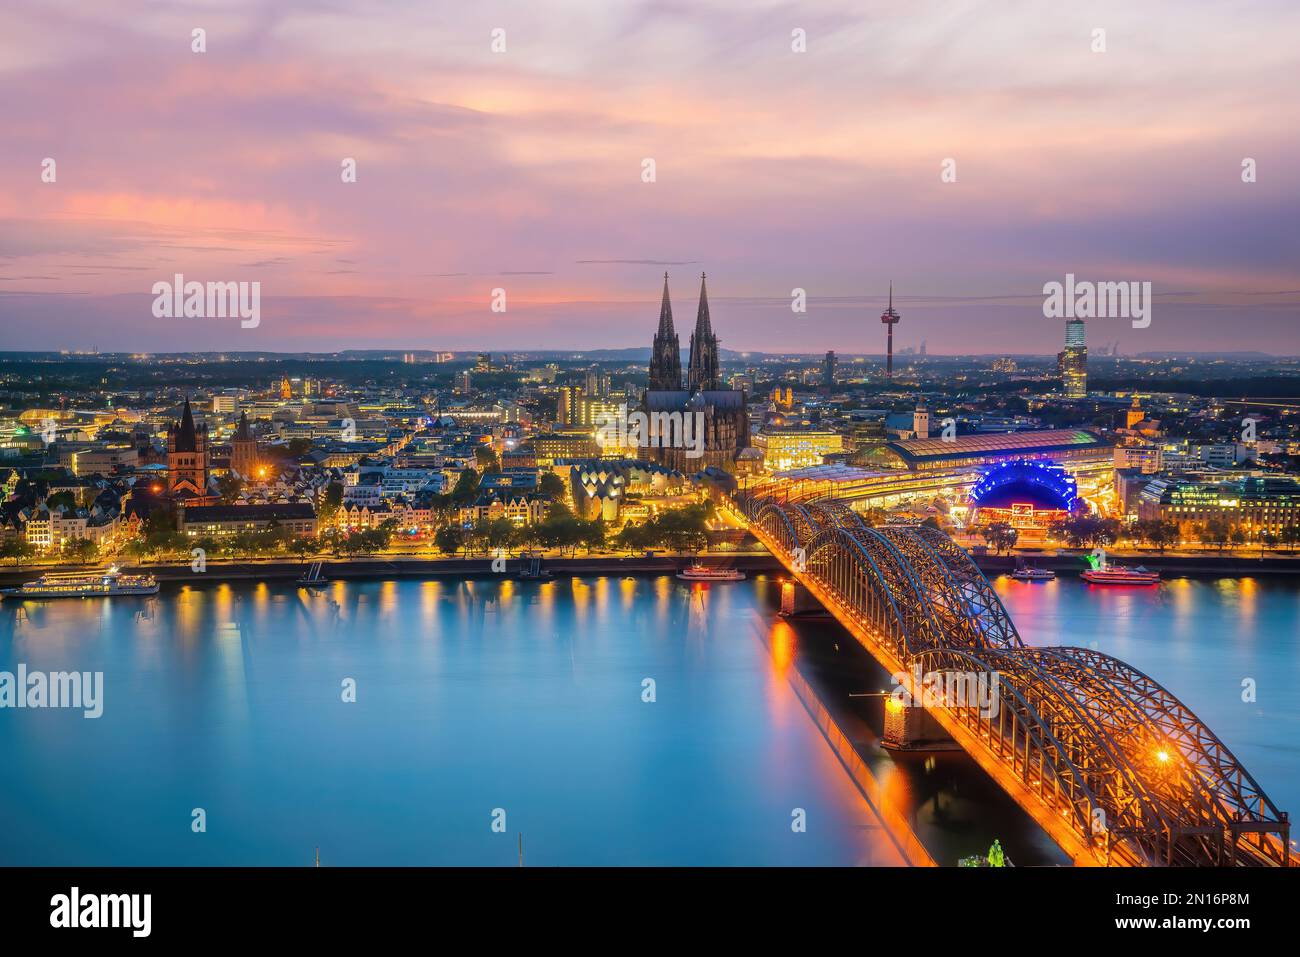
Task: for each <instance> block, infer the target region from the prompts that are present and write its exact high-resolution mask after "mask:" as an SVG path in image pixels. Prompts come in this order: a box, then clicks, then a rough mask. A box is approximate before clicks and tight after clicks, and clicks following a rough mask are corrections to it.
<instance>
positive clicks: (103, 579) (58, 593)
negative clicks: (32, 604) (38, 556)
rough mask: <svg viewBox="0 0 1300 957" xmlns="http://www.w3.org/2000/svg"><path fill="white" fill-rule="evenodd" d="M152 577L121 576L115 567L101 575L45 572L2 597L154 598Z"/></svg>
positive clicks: (8, 590)
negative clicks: (121, 596)
mask: <svg viewBox="0 0 1300 957" xmlns="http://www.w3.org/2000/svg"><path fill="white" fill-rule="evenodd" d="M156 594H158V580H157V579H155V578H154V577H153V576H152V575H123V574H122V573H121V572H120V571H118V568H117V566H116V565H114V566H112V567H111V568H108V569H106V570H105V571H101V572H63V573H60V572H47V573H46V574H44V575H42V576H41V577H40V578H38V579H36V581H34V582H26V583H25V584H23V585H20V586H19V587H17V588H6V589H5V590H4V597H5V598H106V597H113V596H119V595H156Z"/></svg>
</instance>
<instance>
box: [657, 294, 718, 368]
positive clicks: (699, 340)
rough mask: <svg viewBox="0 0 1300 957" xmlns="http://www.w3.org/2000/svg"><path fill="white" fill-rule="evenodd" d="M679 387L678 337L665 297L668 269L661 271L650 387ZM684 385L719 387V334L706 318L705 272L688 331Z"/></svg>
mask: <svg viewBox="0 0 1300 957" xmlns="http://www.w3.org/2000/svg"><path fill="white" fill-rule="evenodd" d="M681 388H682V354H681V341H680V340H679V339H678V337H677V333H676V331H675V330H674V329H673V307H672V303H671V302H669V299H668V273H664V298H663V303H662V304H661V305H660V307H659V331H658V332H656V333H655V338H654V347H653V349H652V351H651V357H650V390H651V391H652V392H675V391H680V390H681ZM686 388H687V390H689V391H690V392H700V391H714V390H717V389H720V388H722V377H721V370H720V368H719V365H718V337H717V336H715V335H714V334H713V325H712V323H711V322H710V320H709V294H708V290H707V289H706V288H705V277H704V274H703V273H701V274H700V306H699V309H698V311H697V312H696V314H695V332H694V333H692V334H691V351H690V361H689V364H688V366H687V370H686Z"/></svg>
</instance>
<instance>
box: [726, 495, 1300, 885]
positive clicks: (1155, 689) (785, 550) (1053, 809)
mask: <svg viewBox="0 0 1300 957" xmlns="http://www.w3.org/2000/svg"><path fill="white" fill-rule="evenodd" d="M732 504H733V505H734V506H735V507H736V509H737V510H738V511H739V512H740V513H741V514H742V515H743V516H744V517H745V518H746V520H747V521H748V522H749V524H750V527H751V529H753V530H754V531H755V533H756V534H757V535H759V537H760V539H762V540H763V541H764V543H765V544H767V545H768V546H769V548H772V549H773V551H775V552H777V554H778V557H779V558H781V559H782V560H783V561H784V562H785V563H786V564H787V565H794V566H795V571H796V574H797V575H798V576H799V578H800V580H801V581H803V582H805V584H809V585H812V586H815V588H816V590H817V591H818V592H819V593H820V594H821V595H823V596H824V597H825V599H826V600H827V602H828V604H829V605H830V606H831V610H832V611H833V612H835V613H836V614H837V615H838V616H839V617H840V618H841V619H843V620H846V624H849V623H851V624H853V625H856V626H858V627H860V628H865V629H866V630H867V631H868V632H869V633H870V634H871V635H872V638H873V640H874V641H875V642H876V644H877V645H878V647H879V648H880V649H881V651H882V653H883V654H884V655H885V656H886V657H889V658H892V659H893V663H895V664H899V665H901V666H903V667H904V668H905V669H906V670H908V671H915V670H916V669H918V668H919V669H920V672H921V673H922V674H932V675H939V676H942V675H951V674H953V673H962V674H983V675H989V676H994V675H995V676H996V678H997V681H998V687H999V698H998V701H999V705H998V707H997V709H996V713H993V714H985V713H982V712H981V710H980V709H979V708H978V707H974V706H970V705H966V706H962V705H960V704H956V705H954V704H949V703H943V702H937V703H934V704H933V706H932V707H931V710H934V711H936V712H938V714H937V715H936V716H938V717H940V718H941V720H946V721H947V722H948V723H949V725H948V726H949V727H950V730H952V731H953V732H954V734H960V735H961V736H960V737H959V740H962V742H963V744H964V745H965V746H966V748H967V750H968V751H971V752H972V754H973V755H974V756H975V757H976V758H977V760H979V761H980V763H981V764H983V765H984V766H985V767H986V768H992V769H994V770H996V771H997V773H996V774H995V775H994V776H995V778H1004V779H1005V778H1007V776H1008V775H1009V779H1010V780H1012V781H1014V782H1015V785H1016V790H1015V794H1016V796H1017V800H1020V801H1021V803H1022V804H1023V803H1024V802H1025V800H1030V801H1034V802H1038V804H1039V805H1040V806H1039V807H1036V808H1031V809H1030V810H1031V812H1035V811H1036V812H1038V813H1035V817H1036V818H1038V819H1039V820H1040V821H1043V820H1050V821H1060V822H1062V823H1063V824H1064V826H1065V827H1067V828H1068V829H1069V831H1070V832H1072V834H1073V839H1074V840H1075V841H1076V842H1077V843H1079V844H1081V845H1082V846H1085V847H1086V848H1087V849H1088V850H1089V851H1090V852H1091V854H1092V855H1093V857H1094V858H1095V859H1096V860H1097V861H1099V862H1104V863H1120V864H1147V865H1221V864H1256V865H1285V864H1290V863H1291V855H1290V846H1289V838H1290V825H1289V822H1288V820H1287V816H1286V814H1285V813H1283V812H1281V811H1279V810H1278V809H1277V807H1276V806H1274V804H1273V803H1272V801H1270V800H1269V798H1268V796H1267V795H1266V794H1265V793H1264V791H1263V789H1261V788H1260V787H1259V785H1258V784H1257V783H1256V781H1255V780H1254V778H1253V777H1251V775H1250V774H1249V772H1248V771H1247V770H1246V769H1245V768H1244V767H1243V766H1242V765H1241V763H1240V762H1239V761H1238V760H1237V759H1236V758H1235V757H1234V756H1233V755H1232V753H1231V751H1229V750H1228V748H1227V747H1226V746H1225V745H1224V744H1223V742H1222V741H1221V740H1220V739H1219V738H1218V737H1217V736H1215V734H1214V733H1213V732H1212V731H1211V730H1210V729H1209V728H1208V727H1206V725H1205V724H1204V722H1202V721H1201V720H1200V719H1199V718H1197V717H1196V715H1195V714H1193V713H1192V711H1191V710H1190V709H1189V708H1187V706H1186V705H1184V704H1183V703H1182V702H1181V701H1179V700H1178V699H1177V698H1176V697H1174V695H1172V694H1171V693H1170V692H1169V691H1168V690H1167V689H1165V688H1164V687H1162V686H1161V685H1160V684H1158V683H1157V682H1156V681H1154V680H1153V679H1151V678H1150V677H1148V676H1147V675H1145V674H1143V673H1142V672H1140V671H1138V670H1137V669H1135V668H1133V667H1131V666H1129V665H1127V664H1125V663H1124V662H1123V661H1120V660H1119V659H1117V658H1113V657H1111V656H1110V655H1105V654H1102V653H1100V652H1096V651H1091V650H1089V649H1086V648H1073V647H1050V648H1031V647H1028V646H1026V645H1025V643H1024V641H1023V640H1022V639H1021V637H1020V634H1019V632H1018V631H1017V630H1016V627H1015V624H1014V623H1013V622H1012V621H1011V618H1010V616H1009V615H1008V614H1007V611H1006V608H1005V607H1004V606H1003V605H1002V602H1001V600H1000V599H999V598H998V597H997V594H996V593H995V592H994V591H993V587H992V586H991V585H990V584H989V582H988V579H987V578H986V577H985V576H984V574H983V572H981V571H980V570H979V568H978V566H976V565H975V563H974V561H972V560H971V558H970V556H969V555H967V554H966V552H965V551H963V550H962V549H961V548H960V547H958V546H957V544H956V543H955V542H953V541H952V539H951V538H949V537H948V536H947V535H945V534H944V533H943V532H941V531H939V530H938V529H933V528H925V527H915V526H884V527H880V528H872V527H871V526H869V525H867V524H866V523H865V522H864V521H863V520H862V517H861V516H860V515H859V514H858V513H857V512H855V511H853V510H852V508H851V507H849V506H848V505H847V504H846V503H844V502H839V501H835V500H819V501H816V502H806V503H802V504H786V503H778V502H774V501H771V500H768V499H764V498H760V497H755V496H748V495H744V494H740V495H737V496H736V497H735V498H734V499H733V503H732ZM796 549H802V552H796ZM796 556H799V557H801V558H802V559H803V561H802V562H800V563H798V564H796V563H795V562H794V561H793V559H794V558H795V557H796ZM882 660H883V659H882ZM990 680H991V678H990ZM927 706H929V705H927ZM954 726H955V727H954ZM1004 783H1005V782H1004ZM1026 795H1028V796H1029V797H1028V798H1026ZM1043 812H1046V813H1045V814H1044V813H1043Z"/></svg>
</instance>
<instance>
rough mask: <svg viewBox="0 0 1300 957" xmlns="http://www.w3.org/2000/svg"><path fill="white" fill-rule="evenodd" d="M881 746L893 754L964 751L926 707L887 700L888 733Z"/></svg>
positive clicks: (884, 736) (886, 728) (886, 730)
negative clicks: (899, 752)
mask: <svg viewBox="0 0 1300 957" xmlns="http://www.w3.org/2000/svg"><path fill="white" fill-rule="evenodd" d="M880 744H881V747H884V748H886V749H887V750H890V751H956V750H959V749H960V748H961V745H959V744H958V743H957V742H956V741H954V740H953V739H952V736H951V735H950V734H948V732H947V731H945V730H944V729H943V725H941V724H939V722H938V721H936V720H935V718H934V716H933V715H931V714H930V712H928V711H926V710H925V709H924V708H919V707H914V706H908V705H905V704H903V703H902V702H901V701H899V700H897V699H896V698H886V699H885V733H884V734H883V735H882V736H881V739H880Z"/></svg>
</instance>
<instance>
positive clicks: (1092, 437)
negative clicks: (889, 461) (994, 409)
mask: <svg viewBox="0 0 1300 957" xmlns="http://www.w3.org/2000/svg"><path fill="white" fill-rule="evenodd" d="M1112 445H1113V443H1111V442H1108V441H1107V440H1106V439H1103V438H1102V437H1101V436H1099V435H1097V434H1096V433H1095V432H1089V431H1088V430H1086V429H1035V430H1032V431H1028V432H998V433H994V434H979V435H960V436H957V437H956V438H954V439H951V440H944V439H903V440H901V441H898V442H890V443H888V445H887V446H886V448H888V449H889V451H891V452H893V453H894V454H895V455H897V456H898V457H899V458H900V459H902V460H903V461H904V462H905V463H907V465H909V466H914V465H918V464H922V463H926V462H942V461H945V460H954V459H970V458H981V457H988V458H999V457H1014V456H1018V455H1050V454H1051V453H1053V452H1077V451H1081V450H1087V449H1097V450H1098V451H1107V452H1108V451H1109V450H1110V449H1111V448H1112Z"/></svg>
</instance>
